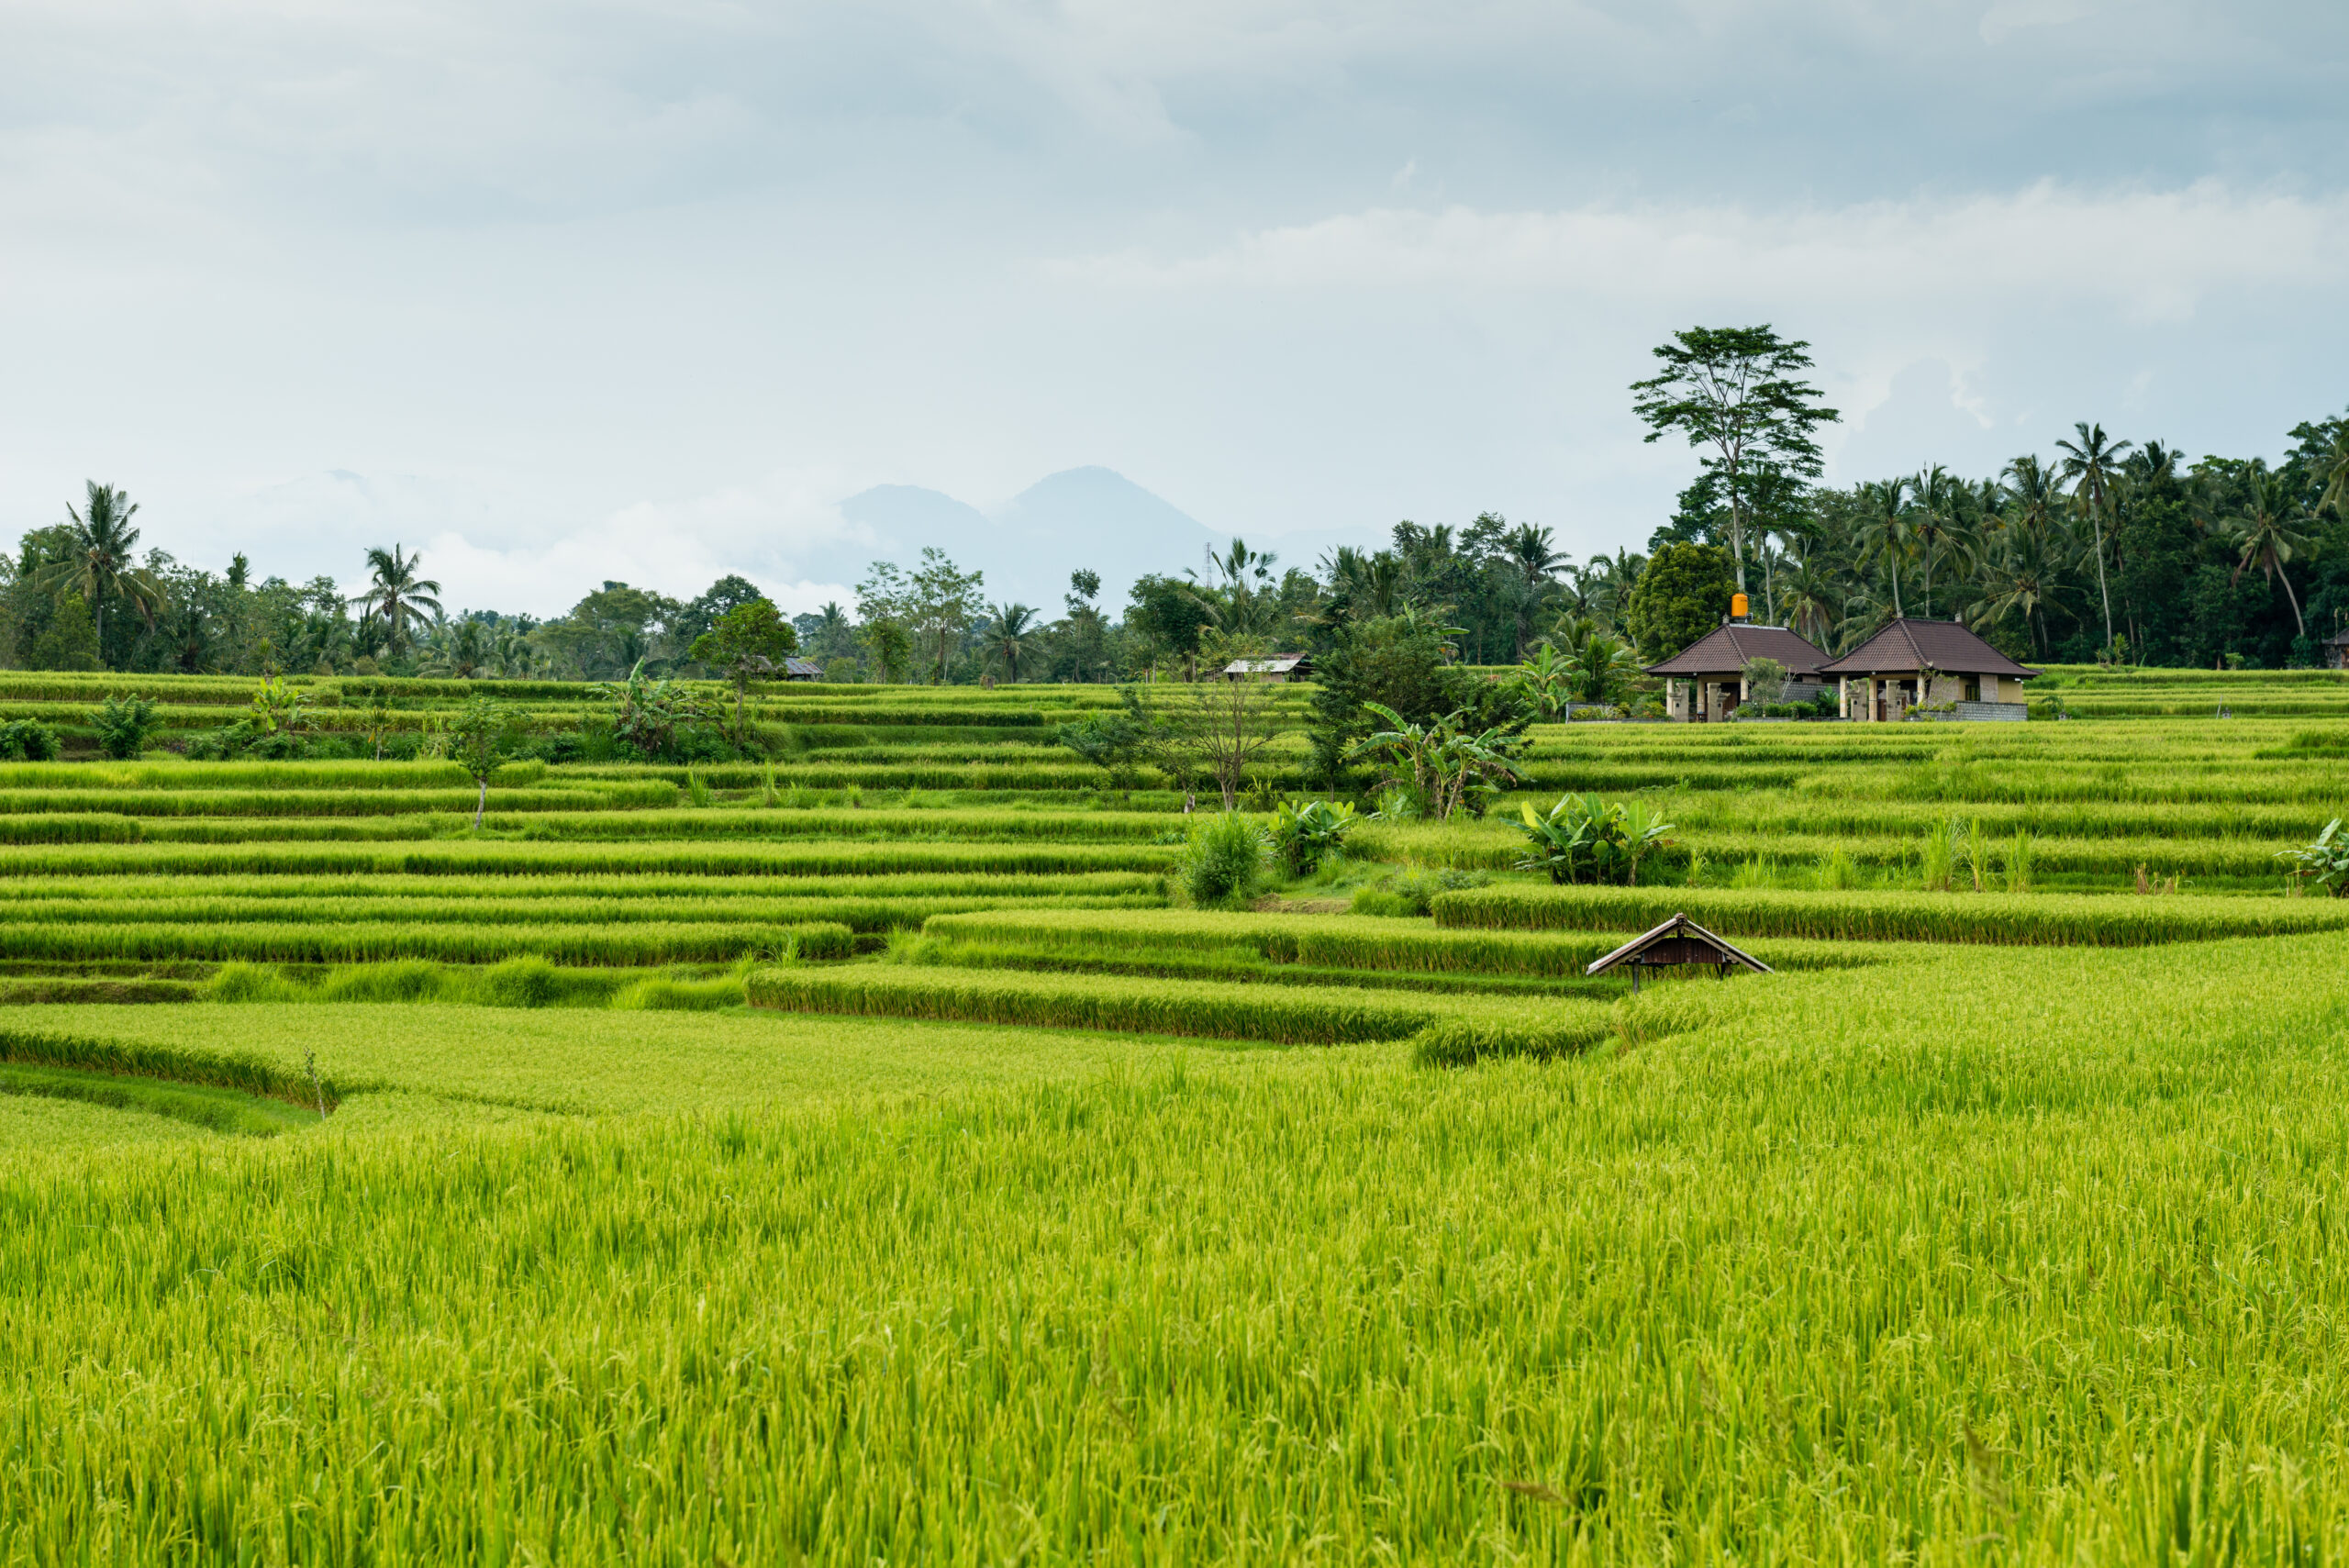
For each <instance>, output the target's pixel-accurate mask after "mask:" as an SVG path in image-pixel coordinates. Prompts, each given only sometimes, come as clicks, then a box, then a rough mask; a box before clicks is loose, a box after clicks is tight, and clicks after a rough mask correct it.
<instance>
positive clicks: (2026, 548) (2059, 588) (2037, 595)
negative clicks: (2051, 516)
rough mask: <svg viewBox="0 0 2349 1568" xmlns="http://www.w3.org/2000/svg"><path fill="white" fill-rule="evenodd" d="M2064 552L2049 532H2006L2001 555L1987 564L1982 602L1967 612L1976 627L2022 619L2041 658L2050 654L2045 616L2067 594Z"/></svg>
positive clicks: (2021, 529)
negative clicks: (2065, 588) (2018, 616)
mask: <svg viewBox="0 0 2349 1568" xmlns="http://www.w3.org/2000/svg"><path fill="white" fill-rule="evenodd" d="M2066 565H2067V562H2066V550H2065V542H2064V539H2063V536H2062V535H2061V534H2060V533H2059V532H2057V531H2056V530H2055V529H2054V528H2025V527H2022V526H2021V525H2020V524H2018V525H2017V526H2016V527H2013V528H2009V529H2008V530H2007V532H2006V535H2005V537H2004V539H2001V540H2000V543H1999V548H1998V552H1997V553H1996V554H1994V555H1993V556H1991V557H1990V559H1989V560H1988V561H1987V562H1985V563H1984V566H1983V571H1982V576H1981V590H1982V594H1981V597H1980V598H1978V599H1977V600H1976V601H1975V603H1974V604H1973V605H1972V606H1969V607H1968V608H1967V610H1966V612H1965V618H1966V620H1967V621H1968V622H1969V623H1970V624H1972V625H1973V626H1975V627H1977V628H1979V627H1986V626H1994V625H1996V624H1997V623H1998V622H1999V621H2001V620H2004V619H2005V618H2006V617H2009V616H2010V615H2020V616H2021V617H2022V624H2023V630H2024V631H2025V632H2026V633H2027V634H2029V636H2030V638H2031V639H2032V647H2034V648H2036V649H2038V650H2039V651H2040V653H2041V654H2042V655H2044V654H2045V653H2046V651H2047V612H2048V610H2049V609H2051V608H2053V607H2054V606H2056V605H2057V604H2058V602H2059V596H2060V595H2061V594H2062V593H2063V584H2064V574H2065V567H2066Z"/></svg>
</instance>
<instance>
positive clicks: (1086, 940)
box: [923, 909, 1866, 979]
mask: <svg viewBox="0 0 2349 1568" xmlns="http://www.w3.org/2000/svg"><path fill="white" fill-rule="evenodd" d="M923 931H924V934H925V935H926V936H927V937H928V938H930V939H931V940H935V941H938V942H941V943H944V944H946V945H947V946H949V947H950V948H959V947H963V946H982V947H995V948H998V949H1002V950H1006V951H1029V952H1036V953H1068V954H1083V955H1085V956H1088V957H1091V958H1094V959H1097V960H1102V961H1120V960H1126V961H1144V960H1153V961H1154V960H1156V959H1158V958H1160V957H1163V956H1165V955H1171V954H1193V955H1207V954H1221V953H1226V952H1230V951H1232V950H1233V949H1235V948H1238V949H1242V950H1244V951H1249V952H1252V953H1254V954H1256V955H1259V956H1261V957H1262V958H1263V959H1264V961H1265V962H1269V963H1272V964H1275V965H1298V966H1305V967H1309V968H1315V969H1322V970H1351V971H1365V970H1369V971H1400V972H1406V973H1424V974H1488V975H1515V976H1524V977H1531V978H1550V979H1568V978H1573V977H1575V976H1579V975H1580V974H1581V973H1583V970H1584V967H1585V966H1586V965H1587V964H1588V963H1589V962H1590V961H1591V960H1592V959H1595V958H1598V957H1600V956H1601V955H1603V954H1605V953H1607V952H1609V951H1613V950H1614V949H1615V948H1617V947H1620V945H1622V943H1623V941H1624V940H1625V939H1627V938H1628V937H1631V936H1633V935H1636V934H1637V933H1636V932H1635V931H1633V930H1631V929H1622V930H1614V931H1597V932H1591V931H1497V930H1479V929H1446V928H1442V927H1436V928H1430V927H1427V926H1418V925H1412V926H1402V925H1397V924H1393V923H1390V922H1387V921H1383V920H1363V919H1357V918H1355V917H1352V916H1348V915H1230V914H1210V913H1206V912H1201V911H1193V910H1171V909H1168V910H1159V909H1152V910H1085V911H1078V910H1066V909H1042V910H1028V909H1016V910H1015V909H996V910H987V911H984V912H978V913H973V914H954V915H933V916H932V917H930V919H929V920H928V921H927V922H926V923H925V924H924V926H923ZM1753 951H1754V954H1755V956H1756V957H1758V958H1761V959H1762V960H1763V961H1764V962H1767V963H1770V964H1772V965H1774V966H1777V967H1784V968H1798V969H1808V968H1817V967H1822V966H1827V967H1834V966H1838V965H1841V964H1844V963H1849V962H1866V959H1865V955H1854V953H1853V952H1852V950H1851V949H1850V947H1849V945H1848V944H1830V943H1809V942H1803V941H1799V940H1798V941H1791V942H1788V941H1775V942H1765V945H1763V946H1762V947H1759V948H1757V949H1755V950H1753ZM1266 973H1267V977H1268V978H1275V979H1277V978H1279V977H1280V976H1279V972H1278V970H1277V969H1275V970H1272V971H1267V972H1266Z"/></svg>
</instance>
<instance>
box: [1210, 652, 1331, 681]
mask: <svg viewBox="0 0 2349 1568" xmlns="http://www.w3.org/2000/svg"><path fill="white" fill-rule="evenodd" d="M1249 675H1253V676H1255V677H1256V679H1258V680H1259V681H1309V680H1311V679H1312V678H1313V655H1312V654H1310V653H1275V654H1274V655H1273V656H1272V657H1271V658H1269V659H1234V660H1233V661H1232V662H1230V663H1229V664H1226V665H1225V666H1224V667H1223V678H1224V679H1225V680H1227V681H1237V680H1240V679H1241V678H1243V677H1245V676H1249Z"/></svg>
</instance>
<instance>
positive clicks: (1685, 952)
mask: <svg viewBox="0 0 2349 1568" xmlns="http://www.w3.org/2000/svg"><path fill="white" fill-rule="evenodd" d="M1693 963H1708V964H1710V965H1712V967H1713V973H1714V974H1715V975H1716V976H1717V977H1718V978H1720V979H1723V980H1726V979H1728V978H1729V973H1730V971H1731V970H1732V969H1736V968H1739V967H1740V966H1742V967H1744V968H1746V969H1750V970H1752V971H1753V973H1756V974H1767V973H1770V966H1769V965H1768V964H1766V963H1764V962H1762V961H1761V960H1760V959H1758V958H1755V957H1753V955H1752V954H1750V953H1743V952H1740V951H1738V950H1737V949H1735V948H1733V947H1731V945H1730V944H1729V943H1727V942H1725V941H1723V940H1720V938H1719V937H1717V936H1715V935H1713V933H1712V932H1710V931H1709V930H1707V929H1705V928H1704V927H1702V926H1700V925H1698V924H1697V922H1696V921H1694V920H1692V919H1690V918H1689V917H1687V916H1686V915H1675V916H1674V917H1672V918H1671V919H1669V920H1666V921H1665V922H1664V924H1663V925H1661V926H1658V927H1657V928H1656V929H1654V930H1653V931H1650V932H1648V933H1647V934H1646V935H1644V936H1637V937H1633V938H1632V939H1631V940H1630V941H1628V942H1625V943H1624V944H1623V945H1622V946H1621V947H1620V948H1617V949H1616V950H1615V951H1613V952H1610V953H1609V954H1608V955H1607V956H1606V957H1605V958H1601V959H1597V960H1594V961H1593V962H1591V964H1590V966H1589V967H1588V968H1587V969H1585V970H1584V971H1583V973H1585V974H1593V975H1596V974H1605V973H1608V972H1609V971H1610V970H1613V969H1619V968H1628V969H1630V970H1631V994H1632V995H1639V990H1640V973H1641V971H1642V970H1648V969H1677V968H1682V967H1684V966H1686V965H1688V964H1693Z"/></svg>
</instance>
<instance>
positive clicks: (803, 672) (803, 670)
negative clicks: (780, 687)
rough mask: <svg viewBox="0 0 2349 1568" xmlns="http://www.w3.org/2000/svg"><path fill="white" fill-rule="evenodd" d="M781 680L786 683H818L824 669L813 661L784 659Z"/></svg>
mask: <svg viewBox="0 0 2349 1568" xmlns="http://www.w3.org/2000/svg"><path fill="white" fill-rule="evenodd" d="M783 678H784V679H785V680H786V681H820V680H822V679H823V678H824V667H823V666H822V665H821V664H818V663H817V662H815V661H814V660H813V659H786V660H785V661H784V662H783Z"/></svg>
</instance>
